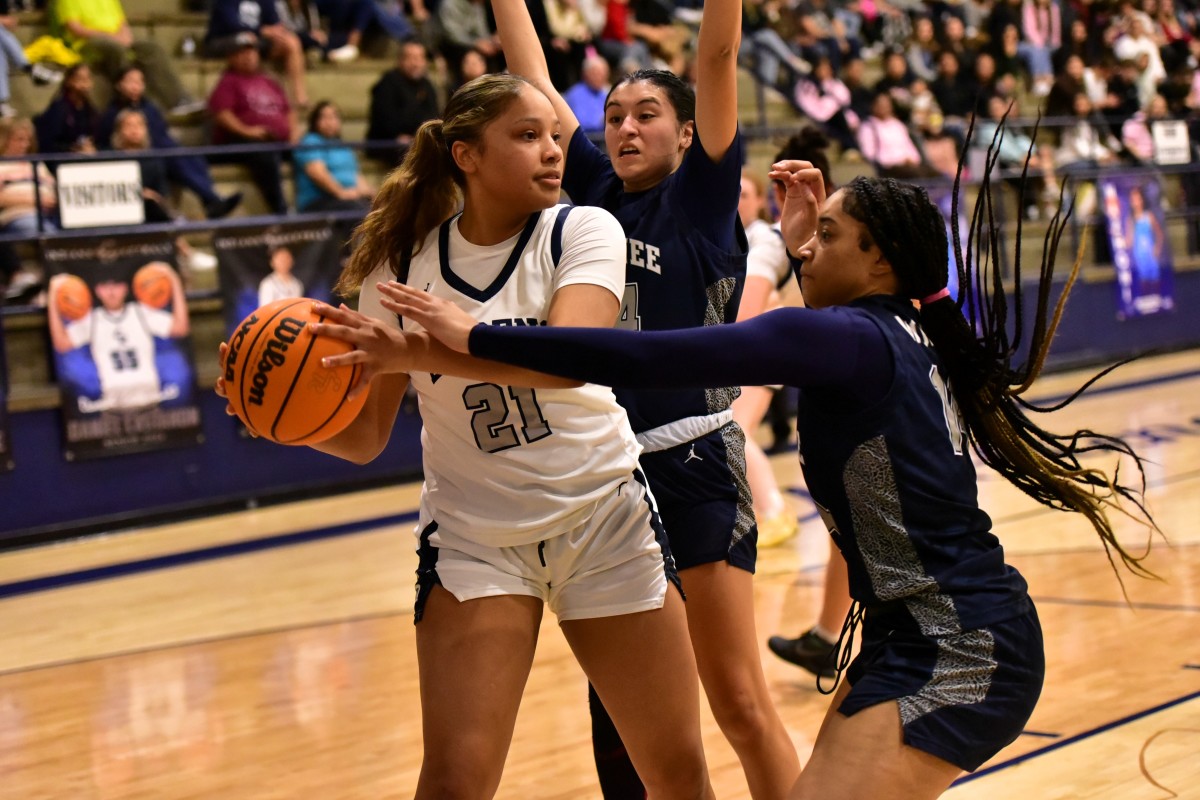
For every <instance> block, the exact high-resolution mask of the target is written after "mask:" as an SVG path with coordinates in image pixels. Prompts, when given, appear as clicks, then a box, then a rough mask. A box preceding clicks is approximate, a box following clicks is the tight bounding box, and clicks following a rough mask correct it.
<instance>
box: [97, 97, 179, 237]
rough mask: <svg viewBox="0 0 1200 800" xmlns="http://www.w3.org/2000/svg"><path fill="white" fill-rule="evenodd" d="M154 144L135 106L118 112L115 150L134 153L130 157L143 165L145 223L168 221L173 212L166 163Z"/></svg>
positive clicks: (114, 139) (113, 146)
mask: <svg viewBox="0 0 1200 800" xmlns="http://www.w3.org/2000/svg"><path fill="white" fill-rule="evenodd" d="M151 147H152V145H151V143H150V127H149V125H148V124H147V122H146V116H145V115H144V114H143V113H142V112H141V111H139V110H138V109H136V108H124V109H121V110H120V111H118V112H117V116H116V118H115V119H114V120H113V131H112V149H113V150H123V151H129V152H131V154H132V155H131V159H132V160H135V161H137V162H138V166H139V167H141V173H142V206H143V208H144V210H145V213H146V222H169V221H170V220H171V218H172V216H173V215H172V214H171V211H170V206H169V204H168V202H167V195H168V194H169V191H168V189H167V165H166V163H165V162H164V160H163V159H162V158H161V157H158V156H154V155H151V154H150V153H151Z"/></svg>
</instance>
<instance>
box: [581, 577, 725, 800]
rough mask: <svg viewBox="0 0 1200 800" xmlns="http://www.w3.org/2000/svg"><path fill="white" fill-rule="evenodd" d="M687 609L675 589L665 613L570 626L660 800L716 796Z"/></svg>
mask: <svg viewBox="0 0 1200 800" xmlns="http://www.w3.org/2000/svg"><path fill="white" fill-rule="evenodd" d="M683 605H684V603H683V600H682V598H681V597H680V596H679V593H678V592H677V591H676V590H675V589H674V587H671V588H670V589H668V591H667V593H666V598H665V600H664V603H663V607H662V608H660V609H655V610H653V611H641V612H637V613H634V614H623V615H621V616H615V617H600V618H597V619H577V620H565V621H563V623H562V630H563V633H564V635H565V636H566V638H567V642H568V643H569V644H570V645H571V649H572V650H573V651H574V653H575V657H576V658H577V659H578V660H579V663H580V665H581V666H582V667H583V670H584V672H585V673H587V676H588V679H589V680H590V681H591V683H592V685H593V686H594V687H595V689H596V692H597V694H598V695H599V697H600V699H601V700H602V701H603V703H604V707H605V708H606V709H607V711H608V713H609V714H610V715H611V717H612V720H613V722H614V724H615V725H616V728H617V730H618V731H619V732H620V735H621V739H622V740H623V741H624V743H625V747H626V749H627V750H628V753H629V757H630V759H631V760H632V761H633V765H634V767H635V768H636V769H637V772H638V775H639V776H640V777H641V779H642V782H643V783H644V784H645V787H646V790H647V792H648V794H649V796H650V797H652V798H655V800H660V799H662V800H665V798H687V799H688V800H694V799H695V798H711V797H713V796H714V795H713V792H712V787H711V785H710V784H709V781H708V768H707V766H706V764H705V760H704V749H703V744H702V742H701V738H700V709H699V684H698V681H697V679H696V663H695V660H694V658H693V657H692V651H691V645H690V643H689V641H688V633H687V618H686V616H685V614H684V610H683Z"/></svg>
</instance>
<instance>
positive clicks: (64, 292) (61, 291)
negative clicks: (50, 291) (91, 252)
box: [54, 275, 92, 322]
mask: <svg viewBox="0 0 1200 800" xmlns="http://www.w3.org/2000/svg"><path fill="white" fill-rule="evenodd" d="M54 307H55V308H57V309H58V313H59V314H61V315H62V318H63V319H65V320H67V321H68V322H74V321H75V320H77V319H83V317H84V315H85V314H87V313H88V312H89V311H91V310H92V290H91V289H89V288H88V285H87V281H85V280H84V279H83V278H81V277H79V276H78V275H66V276H65V277H64V278H63V279H62V280H61V281H58V282H56V286H55V289H54Z"/></svg>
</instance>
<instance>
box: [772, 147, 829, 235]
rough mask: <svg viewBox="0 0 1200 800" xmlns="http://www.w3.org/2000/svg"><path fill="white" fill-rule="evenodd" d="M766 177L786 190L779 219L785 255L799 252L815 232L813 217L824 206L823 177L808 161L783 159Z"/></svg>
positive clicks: (815, 218)
mask: <svg viewBox="0 0 1200 800" xmlns="http://www.w3.org/2000/svg"><path fill="white" fill-rule="evenodd" d="M768 177H769V178H770V179H771V180H772V181H779V182H780V183H782V184H783V185H784V187H785V188H786V189H787V192H786V194H785V195H784V199H783V210H782V213H781V216H780V218H779V226H780V230H781V231H782V233H783V240H784V242H786V243H787V249H788V252H789V253H792V254H796V253H799V252H800V250H801V248H803V247H804V245H805V243H807V242H808V240H809V239H811V238H812V237H813V236H814V235H815V234H816V232H817V218H818V216H819V215H820V213H821V206H823V205H825V176H824V175H822V174H821V170H819V169H817V168H816V167H814V166H813V165H812V163H811V162H808V161H797V160H787V161H778V162H776V163H774V164H772V165H771V171H770V173H768Z"/></svg>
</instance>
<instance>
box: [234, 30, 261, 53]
mask: <svg viewBox="0 0 1200 800" xmlns="http://www.w3.org/2000/svg"><path fill="white" fill-rule="evenodd" d="M247 47H258V36H256V35H255V34H254V31H242V32H240V33H239V34H238V35H237V36H235V37H234V39H233V49H234V50H244V49H245V48H247Z"/></svg>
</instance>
